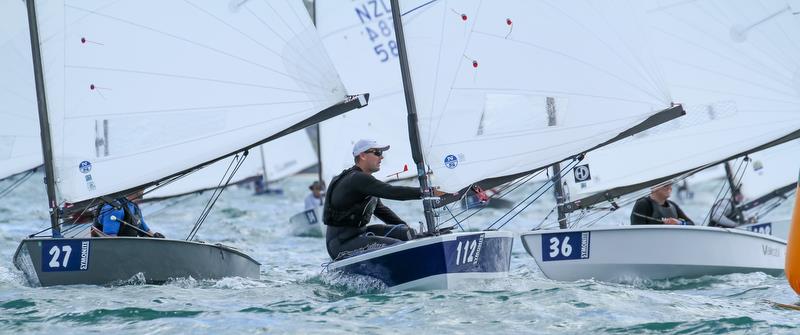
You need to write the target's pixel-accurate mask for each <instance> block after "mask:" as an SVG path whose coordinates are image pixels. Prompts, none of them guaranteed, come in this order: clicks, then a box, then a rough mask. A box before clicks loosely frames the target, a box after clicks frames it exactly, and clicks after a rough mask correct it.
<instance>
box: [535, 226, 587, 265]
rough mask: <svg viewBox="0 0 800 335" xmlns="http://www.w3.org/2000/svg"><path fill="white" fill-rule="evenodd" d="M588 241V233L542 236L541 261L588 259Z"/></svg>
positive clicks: (577, 232)
mask: <svg viewBox="0 0 800 335" xmlns="http://www.w3.org/2000/svg"><path fill="white" fill-rule="evenodd" d="M590 241H591V233H590V232H588V231H576V232H568V233H552V234H542V260H543V261H562V260H568V259H586V258H589V247H590Z"/></svg>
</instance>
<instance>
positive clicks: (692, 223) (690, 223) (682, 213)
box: [670, 201, 694, 226]
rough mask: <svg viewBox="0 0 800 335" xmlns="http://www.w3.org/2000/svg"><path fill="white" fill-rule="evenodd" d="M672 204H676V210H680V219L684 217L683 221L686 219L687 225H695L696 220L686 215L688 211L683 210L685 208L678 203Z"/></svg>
mask: <svg viewBox="0 0 800 335" xmlns="http://www.w3.org/2000/svg"><path fill="white" fill-rule="evenodd" d="M670 202H671V201H670ZM672 205H673V206H675V210H676V211H677V212H678V219H682V220H683V221H686V224H687V225H690V226H694V221H692V219H690V218H689V217H688V216H686V213H684V212H683V210H682V209H681V207H680V206H678V204H676V203H674V202H672Z"/></svg>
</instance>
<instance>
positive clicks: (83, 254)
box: [42, 240, 89, 272]
mask: <svg viewBox="0 0 800 335" xmlns="http://www.w3.org/2000/svg"><path fill="white" fill-rule="evenodd" d="M78 251H80V252H78ZM88 269H89V240H52V241H42V271H45V272H53V271H86V270H88Z"/></svg>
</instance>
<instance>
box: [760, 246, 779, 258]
mask: <svg viewBox="0 0 800 335" xmlns="http://www.w3.org/2000/svg"><path fill="white" fill-rule="evenodd" d="M761 252H762V253H764V256H773V257H781V250H780V249H778V248H775V247H771V246H768V245H766V244H762V245H761Z"/></svg>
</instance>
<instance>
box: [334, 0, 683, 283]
mask: <svg viewBox="0 0 800 335" xmlns="http://www.w3.org/2000/svg"><path fill="white" fill-rule="evenodd" d="M354 6H355V7H356V8H355V10H356V11H365V10H371V9H367V8H363V9H362V8H361V7H360V5H359V4H354ZM567 6H568V7H572V6H573V5H570V4H567ZM574 7H575V8H573V9H578V10H579V11H573V12H569V15H566V14H565V12H561V11H560V10H559V9H558V8H553V7H551V6H550V5H549V4H544V3H538V2H512V1H501V2H493V3H491V4H484V5H483V6H482V5H481V2H480V1H462V2H459V3H458V4H457V5H454V4H451V3H447V2H444V1H424V0H414V1H403V2H402V4H398V1H392V8H394V10H393V11H392V20H391V21H390V20H389V18H388V17H386V18H381V19H378V20H368V19H363V20H360V22H357V23H356V25H358V26H359V27H360V28H361V29H363V32H364V34H365V35H364V36H367V35H368V34H369V33H370V31H375V30H376V29H379V28H380V27H382V26H385V25H386V24H387V23H390V22H391V23H392V25H393V28H394V34H388V33H382V32H381V33H379V34H383V35H379V36H380V39H370V38H369V37H367V38H362V39H363V45H364V47H365V48H366V47H368V48H370V49H372V50H374V52H375V53H376V57H378V59H379V60H380V59H383V58H384V56H386V57H399V60H400V66H401V74H402V79H403V84H404V85H403V86H404V91H405V99H406V107H407V108H408V112H407V120H408V130H409V139H408V141H409V143H410V145H411V152H412V157H413V158H414V162H415V164H416V165H417V171H418V173H417V177H418V179H419V182H420V188H421V189H422V190H423V191H424V192H429V188H430V187H431V186H437V187H441V189H442V190H445V191H449V192H458V191H459V190H464V189H468V188H472V187H474V186H475V185H478V186H481V183H482V182H483V181H484V180H494V181H496V180H511V179H513V178H515V176H519V175H527V174H530V173H531V172H532V171H537V170H540V169H543V168H545V167H547V166H549V165H550V164H552V163H554V162H557V161H561V160H563V159H565V158H568V157H573V156H578V155H580V154H581V153H583V152H585V151H588V150H592V149H594V148H597V147H601V146H603V145H606V144H608V143H611V142H613V141H616V140H619V139H620V138H624V137H627V136H630V135H631V134H635V133H636V132H638V131H641V130H642V129H647V128H649V127H652V126H653V125H657V124H660V123H661V122H664V121H666V120H670V119H672V118H675V117H677V116H680V115H682V113H683V111H682V109H681V107H680V106H671V105H670V102H669V101H665V100H664V99H662V97H661V96H660V95H659V94H658V93H657V92H656V90H653V89H642V87H644V86H649V84H648V83H649V81H650V79H651V78H650V77H649V76H648V75H647V74H644V73H642V72H640V71H638V69H635V68H632V67H631V65H632V63H631V62H629V61H630V59H628V58H627V57H630V56H625V55H622V54H620V53H619V52H621V51H622V50H621V49H618V48H616V47H617V46H618V45H611V44H615V43H616V42H618V41H614V40H613V39H614V38H615V37H616V36H619V34H618V32H617V28H620V27H621V25H619V23H617V22H612V23H613V24H609V22H605V21H602V20H598V19H596V13H595V12H594V11H593V10H590V9H589V8H587V7H584V6H577V5H574ZM376 16H377V15H373V17H376ZM576 23H581V24H584V26H580V25H578V24H576ZM403 30H405V32H403ZM542 31H547V32H548V33H547V34H541V33H540V32H542ZM623 31H624V30H623ZM588 32H592V33H593V34H594V35H592V34H588ZM404 36H405V37H404ZM381 50H384V51H385V52H386V54H385V55H384V53H383V52H382V51H381ZM406 52H407V54H406ZM589 55H591V56H589ZM633 82H635V83H640V84H641V85H635V84H632V83H633ZM552 96H555V97H557V99H558V100H559V101H561V102H562V103H564V108H563V109H562V113H563V121H564V122H563V123H561V124H560V125H559V126H557V127H553V126H549V125H548V122H547V113H546V112H545V101H546V99H547V98H548V97H552ZM567 102H568V107H567ZM487 109H488V110H489V111H490V113H492V115H491V117H492V118H494V119H496V120H502V122H499V123H489V124H487V123H481V121H480V120H481V117H482V115H484V114H485V111H486V110H487ZM606 113H608V114H606ZM612 114H613V115H612ZM479 128H480V129H482V130H481V131H478V129H479ZM390 154H391V152H390ZM429 170H430V171H431V172H432V173H431V174H428V173H427V172H428V171H429ZM420 171H422V172H420ZM390 172H394V171H390ZM434 200H435V199H430V198H425V199H423V214H424V216H425V223H426V231H427V233H428V234H430V236H429V237H424V238H420V239H416V240H411V241H407V242H405V243H402V244H397V245H392V246H389V247H386V248H382V249H379V250H374V251H369V252H365V253H360V254H359V253H356V254H355V255H353V256H352V257H349V258H344V259H337V260H335V261H334V262H332V263H330V264H329V266H328V269H329V270H333V271H342V272H344V273H349V274H358V275H366V276H371V277H374V278H376V279H378V280H380V281H381V282H383V283H384V284H386V286H387V287H389V288H390V289H393V290H398V289H444V288H453V287H458V286H460V285H463V284H464V283H465V282H473V281H478V280H483V279H492V278H500V277H503V276H505V275H507V273H508V271H509V266H510V260H511V245H512V238H513V234H511V233H510V232H504V231H496V230H483V231H480V232H472V233H453V234H439V228H440V226H439V224H440V222H438V220H437V214H436V213H435V212H434V208H433V207H434V203H433V202H434ZM444 213H446V212H444ZM445 215H446V214H445ZM485 225H486V226H488V223H485Z"/></svg>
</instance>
